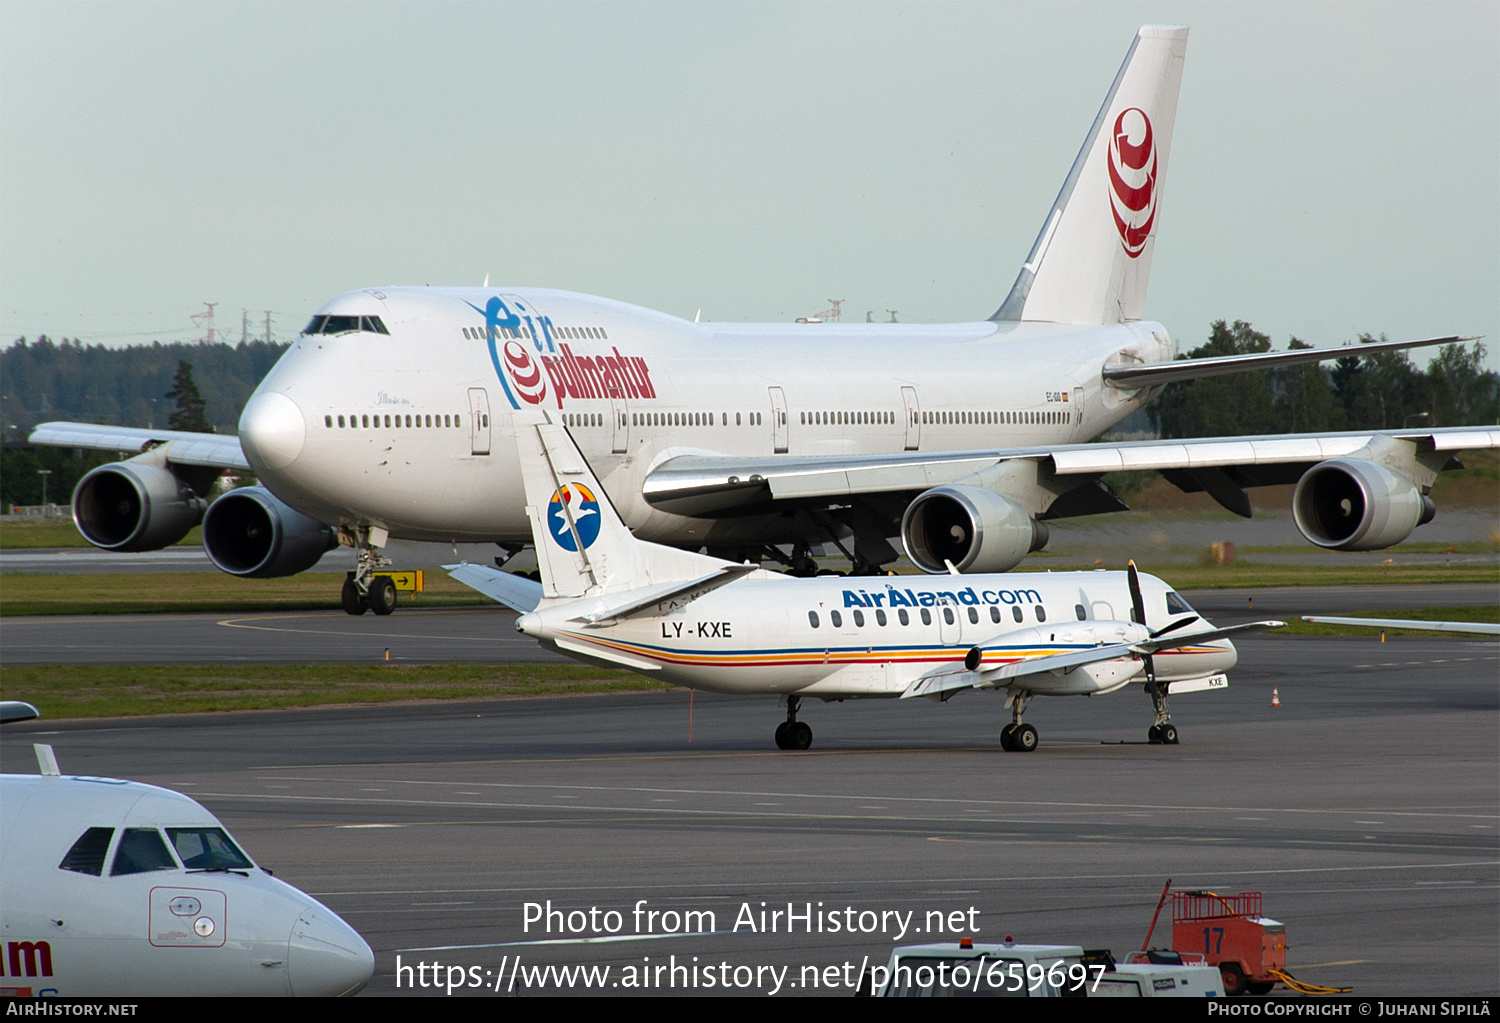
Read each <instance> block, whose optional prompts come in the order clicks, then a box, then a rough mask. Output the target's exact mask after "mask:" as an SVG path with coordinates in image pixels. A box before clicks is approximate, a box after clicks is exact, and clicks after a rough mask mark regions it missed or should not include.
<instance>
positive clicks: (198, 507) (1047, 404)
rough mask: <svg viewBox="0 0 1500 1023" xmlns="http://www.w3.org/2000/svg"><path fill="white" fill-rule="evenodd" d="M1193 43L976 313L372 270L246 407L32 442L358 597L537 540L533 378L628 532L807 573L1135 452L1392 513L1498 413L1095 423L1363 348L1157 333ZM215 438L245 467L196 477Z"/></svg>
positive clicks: (357, 606)
mask: <svg viewBox="0 0 1500 1023" xmlns="http://www.w3.org/2000/svg"><path fill="white" fill-rule="evenodd" d="M1186 48H1187V29H1184V28H1157V27H1147V28H1143V29H1141V30H1140V32H1139V33H1138V35H1137V36H1136V38H1135V40H1134V41H1133V42H1132V44H1131V46H1130V50H1129V52H1128V53H1127V54H1126V57H1125V62H1124V64H1123V65H1122V66H1121V68H1120V70H1119V73H1118V74H1117V75H1116V76H1115V79H1114V82H1113V84H1112V85H1111V86H1110V88H1109V91H1108V94H1107V95H1106V97H1105V100H1104V105H1103V106H1102V107H1101V108H1100V110H1099V114H1098V116H1097V117H1096V119H1095V120H1094V123H1093V125H1092V126H1091V127H1090V129H1089V132H1088V135H1087V137H1086V138H1085V139H1084V143H1083V147H1082V149H1080V150H1079V153H1078V156H1077V158H1076V160H1075V161H1074V163H1073V166H1072V169H1071V170H1070V171H1069V172H1068V175H1067V178H1066V180H1065V181H1064V182H1063V186H1062V189H1061V191H1060V192H1059V193H1058V196H1057V199H1056V201H1055V202H1054V203H1053V206H1052V208H1051V209H1050V210H1049V211H1048V213H1047V216H1046V219H1045V221H1044V222H1043V226H1042V229H1041V232H1040V233H1039V234H1038V236H1037V238H1036V241H1035V243H1034V244H1033V245H1032V247H1031V252H1030V254H1029V255H1028V256H1027V258H1026V262H1025V264H1024V265H1023V266H1022V267H1021V271H1020V273H1019V275H1018V276H1017V277H1016V280H1015V284H1014V285H1013V286H1012V288H1011V290H1010V293H1009V295H1008V296H1007V297H1006V298H1005V300H1004V302H1003V303H1002V304H1001V306H1000V308H999V309H998V310H997V311H996V312H995V313H994V315H993V316H991V317H990V318H989V319H987V320H981V321H979V322H973V323H950V324H940V325H910V324H897V323H879V324H841V323H821V324H813V323H802V324H775V323H739V324H733V323H697V322H691V323H690V322H688V321H686V320H683V319H679V318H678V317H675V316H670V315H667V314H665V313H658V312H652V311H651V310H648V309H642V308H639V307H637V306H631V305H627V304H625V303H623V302H616V301H611V300H608V299H603V298H595V297H592V296H589V295H580V294H574V293H571V292H565V291H551V290H544V289H539V288H517V287H500V288H490V287H483V288H396V287H385V288H369V289H366V290H362V291H353V292H349V293H348V294H345V295H340V296H339V297H337V298H335V299H333V300H332V301H330V302H328V303H327V304H326V305H325V306H324V307H323V308H322V309H320V310H319V311H318V312H317V314H316V315H315V316H313V317H312V320H311V321H310V322H309V323H308V324H307V327H306V329H305V330H303V332H302V333H301V335H300V336H299V337H298V338H297V340H296V341H295V342H293V343H292V345H291V347H290V348H289V349H288V350H287V352H286V353H285V354H284V355H283V356H282V358H281V360H280V361H279V362H278V363H277V364H276V366H275V367H274V368H273V369H272V370H271V372H270V373H269V374H268V375H267V376H266V378H265V380H263V381H262V382H261V384H260V386H259V387H258V388H257V390H256V391H255V393H254V395H252V396H251V398H250V400H249V402H248V403H247V404H246V406H245V409H244V414H243V416H242V417H241V419H240V435H239V437H238V438H234V437H220V436H215V435H212V434H189V433H176V432H172V431H156V430H145V429H136V428H128V427H114V426H101V425H92V424H79V423H45V424H43V425H41V426H39V427H38V428H37V429H36V430H35V431H34V432H33V433H32V435H31V439H32V442H33V443H38V444H55V445H60V446H65V447H80V448H85V447H86V448H98V449H104V450H121V451H124V450H133V451H139V452H141V454H139V455H137V456H135V457H133V458H130V459H129V460H128V461H123V462H117V463H114V464H111V465H107V466H103V467H101V468H99V469H96V470H94V471H93V472H91V473H90V474H89V475H87V476H86V477H84V479H83V480H82V481H80V483H79V484H78V487H77V489H76V490H75V491H74V494H73V515H74V519H75V521H76V522H77V524H78V528H79V530H80V531H81V532H82V533H83V535H84V536H85V537H86V538H87V539H88V540H89V541H90V542H91V543H93V544H95V545H96V546H99V547H103V548H106V549H109V550H116V551H144V550H154V549H156V548H160V547H164V546H167V545H169V544H172V543H175V542H176V541H177V540H179V539H181V538H182V537H183V536H184V535H186V533H187V532H188V530H189V529H191V528H192V527H193V526H194V525H196V524H197V523H198V522H199V521H200V520H201V521H202V524H203V544H204V547H205V548H206V549H207V552H208V555H209V557H210V558H211V559H212V560H213V562H214V564H216V565H217V566H218V567H219V568H221V569H223V570H224V571H225V572H228V573H230V574H232V575H238V576H256V577H263V576H278V575H290V574H293V573H296V572H301V571H303V570H305V569H308V568H310V567H312V566H313V565H314V564H315V563H316V562H317V561H318V560H319V559H320V558H321V557H322V556H323V554H324V553H325V552H326V551H328V550H330V549H331V548H332V547H333V546H334V545H335V544H337V543H339V542H342V543H344V544H346V545H348V546H350V547H353V548H355V549H356V550H357V552H358V556H357V560H356V565H357V567H356V569H355V571H354V573H353V574H352V576H351V577H350V578H349V580H348V581H347V582H346V584H345V586H344V594H343V596H344V607H345V609H346V610H348V611H349V612H350V613H353V614H359V613H362V612H363V611H365V610H367V609H373V610H374V611H375V612H376V613H381V614H388V613H390V611H391V609H392V608H393V607H394V602H395V589H394V586H393V585H392V583H391V580H390V578H389V577H388V576H380V575H377V574H376V570H377V569H378V568H380V567H381V566H382V565H385V564H388V563H389V562H388V561H386V559H385V558H384V557H383V555H382V553H381V552H382V549H383V548H384V547H385V546H386V544H387V541H388V540H389V539H390V538H391V537H397V538H405V539H412V540H435V541H444V542H447V541H462V542H495V543H497V544H500V545H501V546H502V547H507V548H509V549H511V550H512V551H514V550H515V549H519V547H520V546H522V545H524V544H525V543H527V542H528V541H529V538H530V531H529V528H528V525H527V522H526V516H525V514H524V512H523V508H522V504H523V502H522V488H521V482H520V481H521V476H520V466H519V464H518V462H517V456H516V450H515V444H516V431H517V425H516V424H517V422H518V421H519V420H518V417H519V416H521V415H522V414H523V413H527V414H529V413H531V412H533V411H534V410H537V409H543V408H546V409H550V410H552V411H553V412H554V413H555V415H556V416H557V417H558V418H559V419H560V420H561V421H562V423H563V424H564V425H566V426H567V427H568V428H569V429H570V430H571V431H572V432H573V435H574V436H575V437H576V438H577V440H578V443H579V445H580V447H581V448H582V449H583V451H584V452H585V453H586V454H587V455H588V457H589V459H590V461H591V462H592V463H593V464H594V465H595V466H596V467H597V469H598V471H599V473H600V475H601V477H602V478H603V479H604V481H605V482H606V483H607V485H608V486H609V488H610V492H611V494H613V495H614V496H615V499H616V500H617V502H618V503H619V509H620V514H621V515H622V516H623V518H624V520H625V522H626V523H628V524H629V526H630V527H631V529H633V530H634V531H635V533H636V535H637V536H640V537H641V538H643V539H647V540H652V541H656V542H660V543H667V544H671V545H674V546H677V547H683V548H688V549H694V550H696V549H699V548H703V547H707V548H708V549H709V550H710V551H711V552H715V553H722V554H725V555H727V556H730V557H732V558H733V559H735V560H742V559H745V558H749V559H750V560H754V561H759V560H760V559H761V558H763V557H771V558H773V559H777V560H781V561H783V562H785V563H788V564H791V565H792V566H793V567H794V569H796V570H798V571H804V572H805V571H807V570H808V569H809V568H810V566H811V561H810V559H809V557H808V554H807V551H808V546H807V545H808V544H809V543H810V542H825V541H830V540H831V541H833V542H835V543H838V544H840V545H841V546H842V545H843V544H844V542H845V541H846V540H851V539H852V545H851V547H849V548H845V552H846V553H847V554H849V556H850V558H851V560H852V561H853V563H854V566H855V571H856V573H858V574H862V573H867V572H870V571H872V570H875V569H877V568H878V567H879V566H881V565H885V564H888V563H890V562H892V561H894V560H895V559H896V558H897V556H898V552H897V550H896V548H895V547H894V546H893V545H892V544H891V543H890V542H889V539H890V538H893V537H897V536H899V537H900V538H901V541H902V544H903V546H904V547H905V550H906V552H907V554H908V555H909V556H910V558H911V560H912V561H913V562H914V563H915V564H916V565H917V566H918V567H919V568H921V569H923V570H925V571H927V572H932V573H939V572H943V571H945V567H946V566H947V565H948V564H949V563H951V564H953V565H955V566H957V568H958V569H960V570H962V571H970V570H972V571H976V572H1003V571H1006V570H1007V569H1010V568H1012V567H1014V566H1015V565H1017V564H1019V563H1020V562H1021V560H1022V559H1023V558H1025V557H1026V555H1027V554H1028V553H1029V552H1031V551H1034V550H1037V549H1038V548H1040V547H1041V546H1042V545H1043V544H1045V543H1046V541H1047V526H1046V522H1047V520H1051V519H1059V518H1066V517H1069V516H1075V515H1089V514H1095V513H1099V512H1106V511H1117V510H1121V509H1123V508H1124V507H1125V505H1124V504H1123V503H1122V502H1121V501H1120V499H1119V498H1118V497H1117V496H1116V495H1115V494H1114V492H1113V491H1111V490H1110V489H1109V487H1108V486H1106V485H1105V484H1104V483H1102V482H1101V477H1102V476H1104V475H1105V474H1106V473H1109V472H1113V471H1116V470H1121V469H1134V470H1156V471H1158V472H1161V473H1162V474H1163V475H1165V476H1166V477H1167V478H1168V479H1169V480H1171V481H1172V482H1173V483H1174V484H1176V485H1177V486H1178V487H1180V488H1182V489H1183V490H1187V491H1200V490H1202V491H1207V492H1208V493H1209V494H1211V495H1213V497H1214V498H1215V499H1216V500H1218V501H1219V503H1220V504H1222V505H1224V506H1225V507H1226V508H1229V509H1230V510H1232V511H1235V512H1238V513H1239V514H1241V515H1246V516H1248V515H1249V514H1250V501H1249V498H1248V497H1247V496H1246V489H1247V488H1249V487H1256V486H1266V485H1270V484H1280V483H1297V484H1298V486H1297V491H1296V495H1295V497H1294V498H1293V507H1294V511H1295V517H1296V521H1297V525H1298V528H1299V529H1300V530H1301V531H1302V533H1303V535H1304V536H1306V537H1307V538H1308V539H1309V540H1310V541H1312V542H1313V543H1315V544H1318V545H1320V546H1323V547H1329V548H1337V549H1341V550H1372V549H1376V548H1381V547H1388V546H1390V545H1392V544H1395V543H1399V542H1400V541H1401V540H1403V539H1405V538H1406V536H1407V535H1408V534H1410V533H1411V531H1412V530H1413V529H1414V528H1416V527H1417V526H1418V525H1420V524H1422V523H1424V522H1426V521H1428V520H1429V519H1430V518H1431V517H1432V515H1433V513H1434V508H1433V505H1432V502H1431V500H1430V499H1429V498H1428V497H1427V492H1428V490H1429V488H1430V487H1431V486H1432V483H1433V481H1434V479H1435V478H1436V475H1437V473H1438V472H1439V471H1440V470H1441V469H1443V468H1445V467H1448V466H1450V465H1456V464H1457V463H1456V462H1454V460H1453V452H1455V451H1458V450H1461V449H1465V448H1488V447H1496V446H1500V428H1497V427H1484V428H1477V429H1418V430H1390V431H1379V432H1356V433H1339V434H1323V435H1287V436H1272V437H1233V438H1212V439H1203V440H1174V441H1155V442H1150V441H1148V442H1139V443H1088V442H1089V440H1090V439H1091V438H1093V437H1095V436H1098V435H1099V434H1100V433H1102V432H1103V431H1105V430H1107V429H1109V428H1110V427H1111V426H1113V425H1114V424H1115V423H1118V422H1119V421H1120V420H1122V419H1124V418H1125V417H1126V416H1128V415H1130V414H1131V413H1133V412H1135V411H1136V410H1137V409H1139V408H1141V407H1142V406H1143V405H1144V404H1145V403H1146V402H1147V401H1148V400H1149V399H1150V398H1151V397H1153V396H1154V395H1155V394H1156V393H1157V392H1158V390H1159V389H1160V388H1161V386H1162V385H1164V384H1167V383H1170V382H1172V381H1175V380H1187V379H1192V378H1195V377H1202V376H1209V375H1215V374H1222V373H1236V372H1243V371H1245V370H1253V369H1264V368H1267V367H1269V366H1281V365H1286V364H1289V363H1296V362H1305V361H1318V360H1326V359H1332V358H1337V357H1339V356H1343V355H1348V354H1349V353H1350V349H1348V348H1340V349H1321V350H1313V351H1293V352H1277V353H1267V354H1262V355H1246V356H1234V357H1227V358H1213V359H1192V360H1176V361H1174V359H1173V357H1174V355H1175V354H1176V346H1175V344H1174V343H1173V341H1172V340H1171V338H1170V337H1169V335H1168V334H1167V330H1166V328H1165V327H1163V326H1162V325H1161V324H1160V323H1154V322H1151V321H1149V320H1143V319H1142V316H1143V315H1144V310H1145V301H1146V285H1147V280H1148V277H1149V273H1150V268H1151V258H1152V253H1153V252H1154V249H1155V244H1156V228H1157V225H1158V223H1159V218H1160V214H1161V209H1162V201H1163V186H1164V182H1165V180H1166V171H1167V160H1168V156H1169V154H1170V151H1171V143H1172V126H1173V120H1174V117H1175V115H1176V111H1177V92H1178V84H1179V82H1180V80H1181V75H1182V63H1183V56H1184V53H1185V52H1186ZM1455 340H1462V339H1459V338H1451V337H1448V338H1430V339H1427V340H1421V341H1393V342H1382V343H1379V344H1370V345H1363V346H1361V347H1360V348H1359V349H1358V352H1359V354H1360V355H1371V354H1374V353H1376V352H1380V351H1385V350H1391V349H1398V348H1408V347H1413V346H1417V345H1426V344H1438V343H1442V342H1446V341H1455ZM226 468H241V469H245V468H248V469H251V470H253V471H254V472H255V474H256V475H257V476H258V477H259V480H260V483H261V484H262V486H257V487H246V488H241V489H239V490H236V491H233V492H231V493H228V494H226V495H224V496H222V497H220V498H219V499H218V500H216V501H214V502H213V503H212V504H209V503H208V501H207V497H208V495H209V493H210V489H211V485H212V483H213V480H214V478H215V477H216V475H217V474H218V473H219V472H220V471H221V470H223V469H226ZM775 545H782V546H783V547H785V548H786V549H779V548H777V547H776V546H775Z"/></svg>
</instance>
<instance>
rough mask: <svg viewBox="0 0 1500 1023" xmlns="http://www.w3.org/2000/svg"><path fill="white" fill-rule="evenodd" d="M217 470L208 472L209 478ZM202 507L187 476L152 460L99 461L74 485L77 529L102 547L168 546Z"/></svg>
mask: <svg viewBox="0 0 1500 1023" xmlns="http://www.w3.org/2000/svg"><path fill="white" fill-rule="evenodd" d="M217 474H218V472H217V470H213V471H212V472H211V473H210V477H209V479H210V482H211V480H212V477H213V476H215V475H217ZM206 507H208V502H207V501H205V500H204V499H203V498H202V497H200V496H199V494H198V492H197V490H195V489H194V487H193V486H192V485H191V484H189V483H188V481H186V480H184V479H183V478H182V477H180V476H178V475H176V474H175V473H173V472H172V470H170V469H168V468H166V466H165V465H162V464H154V463H153V461H151V460H144V461H143V460H137V459H131V460H130V461H128V462H112V463H110V464H109V465H101V466H100V467H99V468H97V469H94V470H93V471H91V472H89V473H88V475H86V476H84V477H83V479H81V480H79V481H78V486H76V487H74V488H73V521H74V522H76V523H77V524H78V531H79V532H80V533H82V534H83V536H84V539H86V540H87V541H88V542H89V543H91V544H93V545H94V546H95V547H102V548H103V549H104V550H107V551H128V552H134V551H155V550H160V549H161V548H163V547H168V546H170V545H172V544H174V543H176V542H177V541H178V540H181V539H182V538H183V537H185V536H187V534H188V530H190V529H192V528H193V527H194V526H196V525H197V524H198V522H199V520H200V519H202V518H203V510H204V509H205V508H206Z"/></svg>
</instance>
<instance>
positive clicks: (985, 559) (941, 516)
mask: <svg viewBox="0 0 1500 1023" xmlns="http://www.w3.org/2000/svg"><path fill="white" fill-rule="evenodd" d="M901 541H902V543H903V544H905V546H906V554H907V556H908V557H909V558H911V560H912V564H914V565H916V566H917V567H918V568H920V569H921V570H922V571H924V572H931V573H933V574H940V573H943V572H946V571H947V570H948V564H947V563H949V562H951V563H952V565H953V567H954V568H956V569H957V570H958V571H960V572H1005V571H1008V570H1009V569H1012V568H1015V567H1016V566H1017V565H1019V564H1020V563H1021V561H1022V559H1023V558H1025V557H1026V555H1028V554H1030V553H1031V552H1032V551H1035V550H1040V549H1041V548H1042V547H1044V546H1046V543H1047V527H1046V526H1045V525H1043V524H1042V523H1040V522H1038V521H1036V520H1035V519H1033V518H1032V517H1031V516H1030V515H1028V514H1027V512H1026V509H1025V508H1023V507H1021V505H1020V504H1019V503H1018V502H1016V501H1014V500H1012V499H1011V498H1009V497H1006V496H1004V495H1003V494H997V493H995V492H994V491H993V490H986V489H984V488H983V487H970V486H963V485H959V484H955V485H952V486H946V487H934V488H933V489H931V490H928V491H926V492H925V493H923V494H921V495H919V496H918V497H917V499H916V500H914V501H912V503H911V504H910V505H908V506H907V508H906V514H905V515H903V516H902V517H901Z"/></svg>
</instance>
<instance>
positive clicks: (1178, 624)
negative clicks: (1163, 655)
mask: <svg viewBox="0 0 1500 1023" xmlns="http://www.w3.org/2000/svg"><path fill="white" fill-rule="evenodd" d="M1199 620H1200V619H1199V617H1198V616H1197V615H1188V616H1187V617H1186V618H1179V619H1178V620H1177V621H1175V622H1170V623H1168V624H1166V625H1163V626H1162V627H1161V628H1159V629H1157V630H1156V631H1155V632H1153V633H1152V634H1151V638H1152V639H1156V638H1157V637H1158V636H1165V635H1166V634H1167V633H1169V632H1172V631H1173V630H1175V629H1180V628H1182V627H1183V626H1184V625H1191V624H1193V623H1194V622H1196V621H1199Z"/></svg>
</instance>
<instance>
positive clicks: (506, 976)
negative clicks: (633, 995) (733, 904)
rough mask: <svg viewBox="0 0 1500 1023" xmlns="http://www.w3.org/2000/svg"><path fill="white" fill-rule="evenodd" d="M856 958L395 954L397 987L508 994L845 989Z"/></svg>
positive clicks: (852, 980)
mask: <svg viewBox="0 0 1500 1023" xmlns="http://www.w3.org/2000/svg"><path fill="white" fill-rule="evenodd" d="M869 964H870V963H869V957H868V956H867V957H865V958H864V960H863V961H861V962H860V963H857V964H856V963H851V962H844V963H839V964H834V965H830V966H802V967H800V968H798V969H797V972H796V975H795V976H793V975H792V967H790V966H765V965H762V966H745V965H739V966H736V965H733V964H731V963H730V962H728V961H727V960H721V961H720V962H717V963H703V962H700V957H699V956H691V957H687V958H683V959H679V958H678V956H677V955H675V954H673V955H670V956H668V957H666V958H664V959H658V960H657V961H655V962H653V961H652V959H651V957H650V956H642V957H641V962H640V963H639V964H636V963H630V964H627V965H624V966H604V965H598V964H593V965H582V964H580V965H573V966H559V965H557V964H553V963H548V964H540V963H523V962H522V961H521V957H520V956H510V955H506V956H501V957H500V965H499V966H498V968H491V967H481V966H467V967H466V966H458V965H455V964H447V963H440V962H437V961H436V960H433V961H430V962H429V961H426V960H423V961H419V962H418V963H417V964H416V965H415V966H413V965H411V964H410V963H402V961H401V957H400V956H399V955H398V956H397V957H396V987H397V988H405V989H408V990H422V989H426V990H429V991H433V992H437V991H441V992H443V993H444V994H448V995H451V994H453V992H455V991H487V992H491V993H505V994H513V993H515V992H517V991H526V990H532V991H535V990H549V991H555V990H559V989H573V990H578V989H585V990H588V989H592V990H596V991H599V990H619V991H650V992H664V991H715V990H718V991H726V990H727V991H744V992H750V991H763V992H765V993H766V994H767V995H775V994H779V993H780V992H782V991H784V990H806V991H827V990H830V989H832V990H848V991H853V990H855V989H856V988H857V987H858V986H859V979H860V977H861V975H862V974H863V973H864V971H865V969H866V968H867V967H868V966H869ZM882 965H884V964H882Z"/></svg>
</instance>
